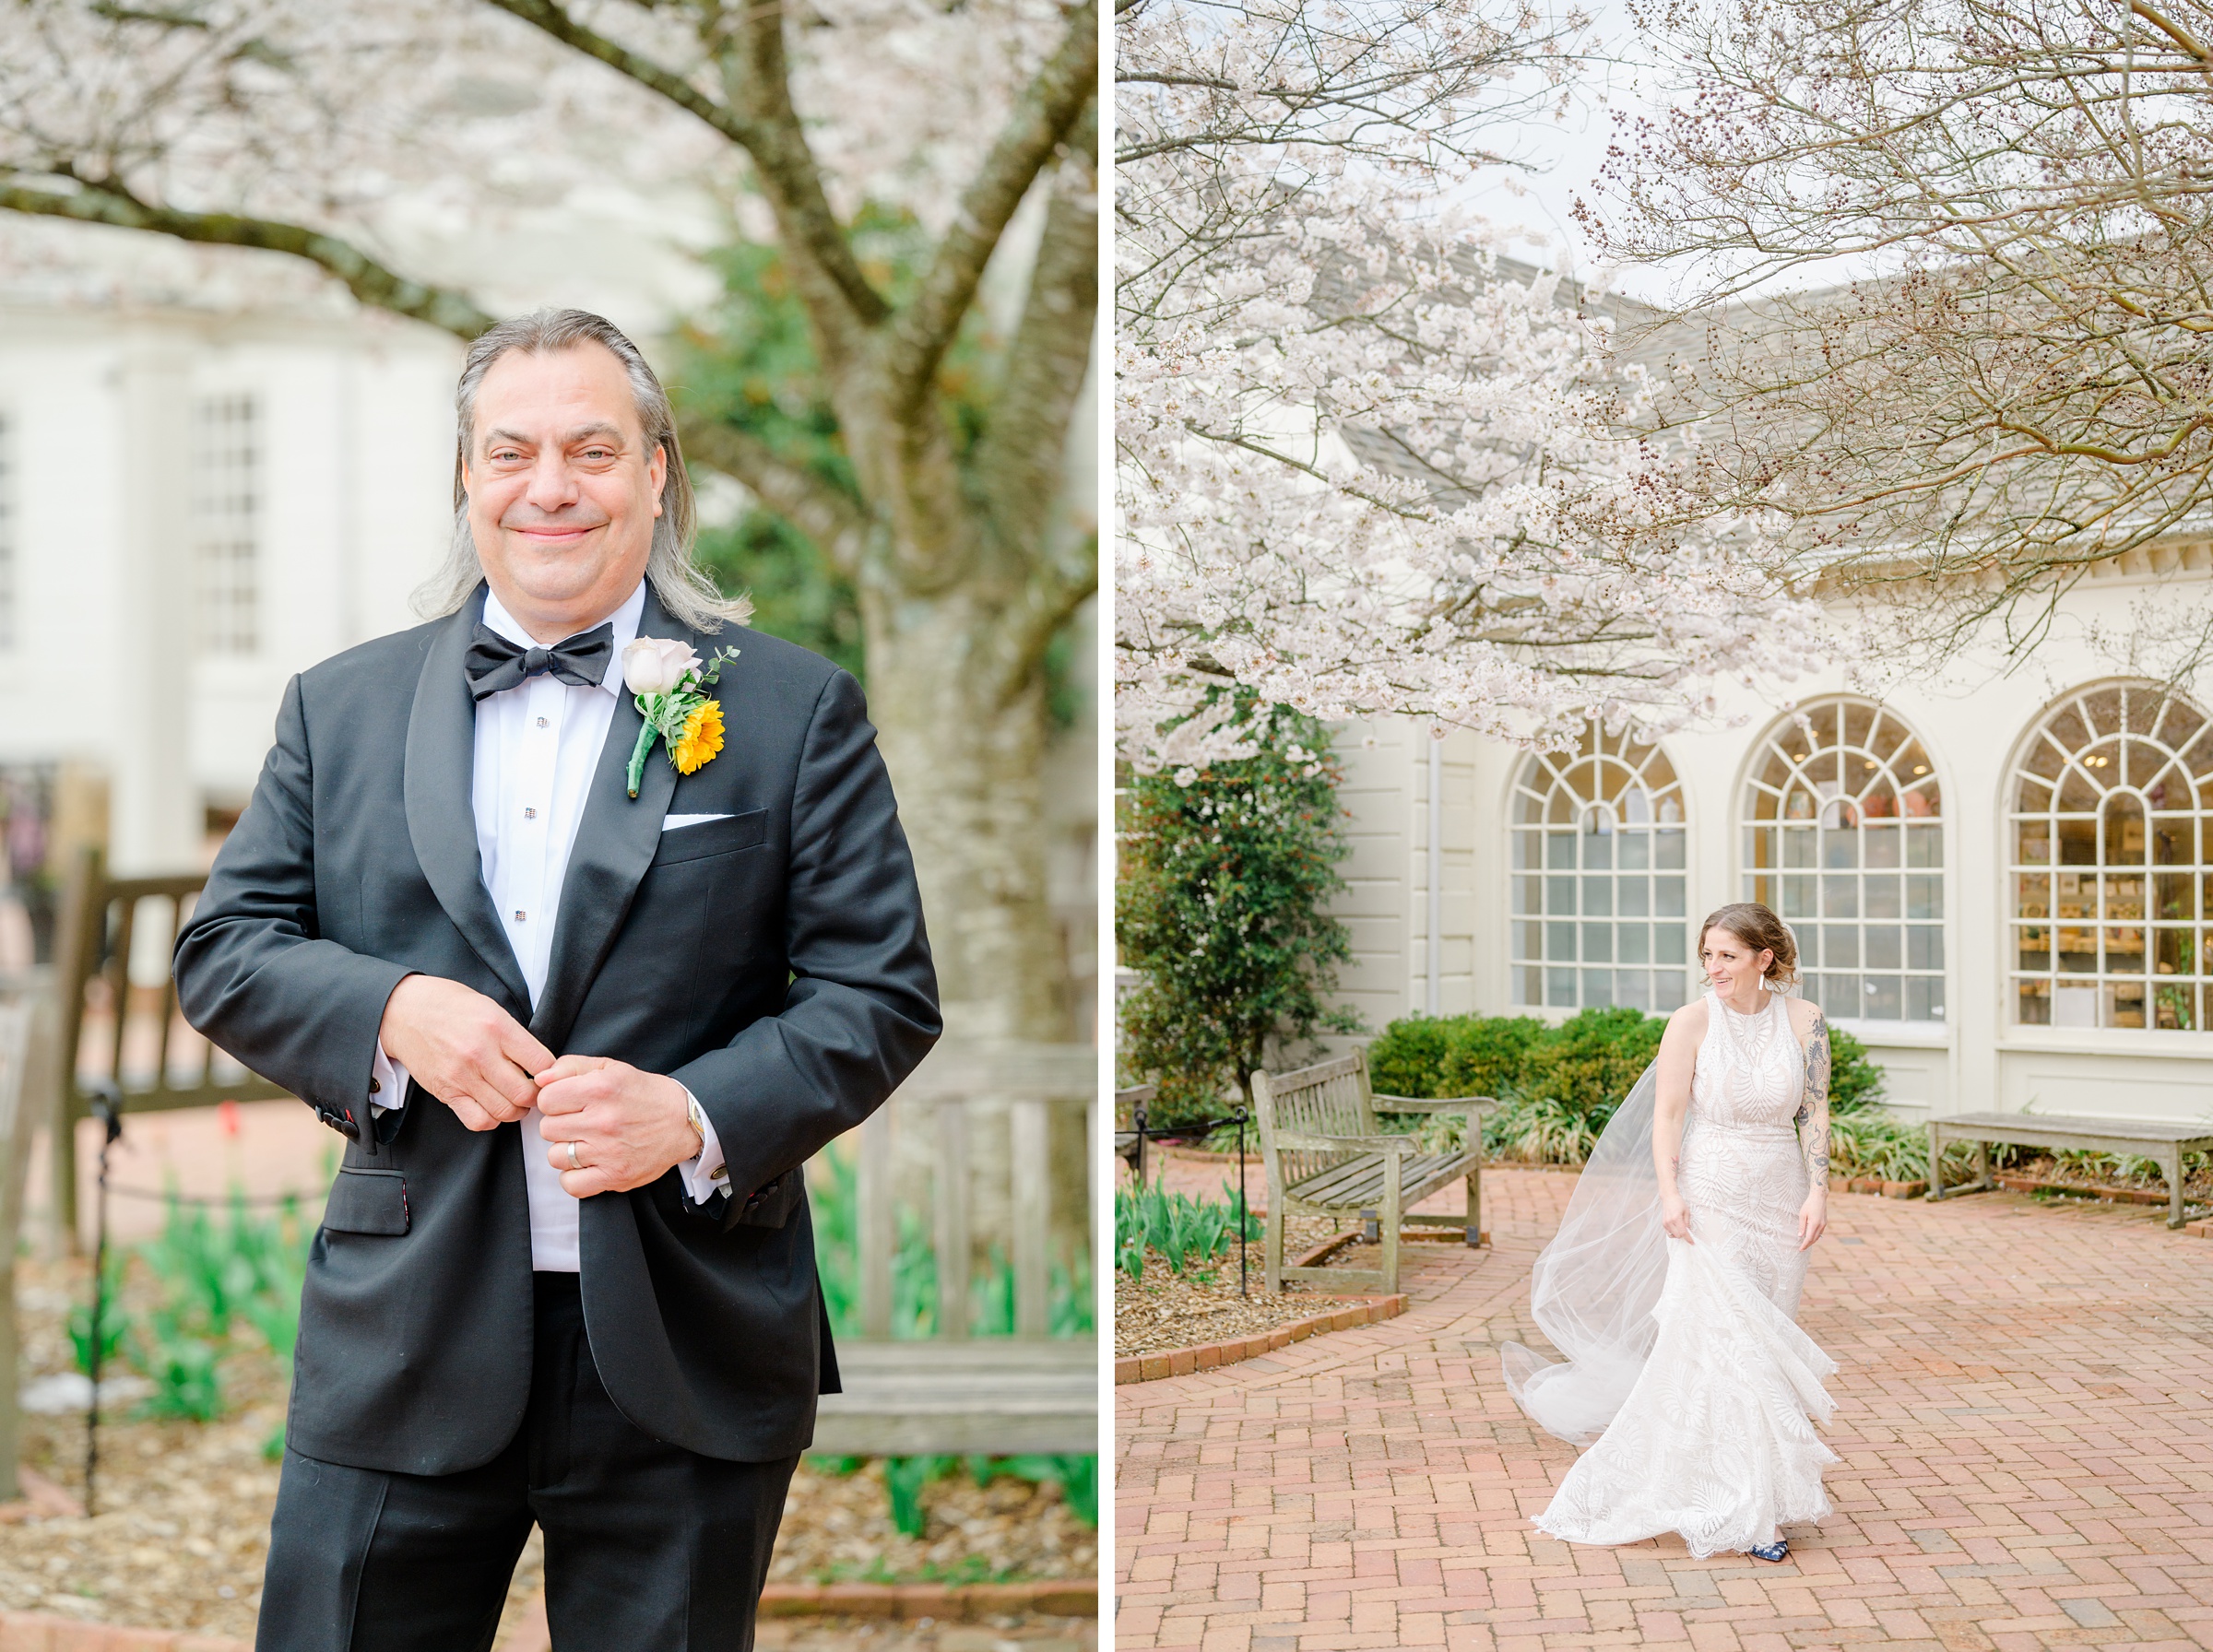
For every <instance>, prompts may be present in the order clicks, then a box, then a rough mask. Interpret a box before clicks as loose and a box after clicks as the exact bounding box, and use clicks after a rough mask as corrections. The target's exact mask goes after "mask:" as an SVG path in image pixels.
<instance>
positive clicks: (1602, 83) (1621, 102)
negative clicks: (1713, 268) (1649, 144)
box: [1461, 0, 1674, 302]
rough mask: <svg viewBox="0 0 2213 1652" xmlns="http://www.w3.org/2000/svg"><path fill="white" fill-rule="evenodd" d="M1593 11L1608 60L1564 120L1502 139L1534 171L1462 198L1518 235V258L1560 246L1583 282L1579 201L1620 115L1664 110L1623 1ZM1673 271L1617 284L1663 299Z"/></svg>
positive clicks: (1623, 274) (1500, 178)
mask: <svg viewBox="0 0 2213 1652" xmlns="http://www.w3.org/2000/svg"><path fill="white" fill-rule="evenodd" d="M1590 9H1591V10H1592V12H1593V14H1594V16H1595V18H1596V24H1595V27H1594V29H1593V34H1594V36H1595V38H1596V40H1597V41H1598V42H1599V44H1600V47H1601V49H1602V50H1603V52H1604V55H1605V57H1606V58H1607V59H1608V60H1609V61H1606V62H1604V63H1594V64H1593V65H1592V67H1591V70H1590V72H1589V74H1588V76H1587V77H1586V78H1585V80H1584V81H1583V82H1582V84H1581V85H1580V86H1579V87H1578V88H1577V89H1576V91H1575V95H1574V98H1573V100H1572V107H1570V109H1569V110H1568V112H1567V114H1566V115H1565V116H1564V117H1562V118H1559V119H1555V118H1553V117H1552V116H1551V115H1550V114H1549V113H1547V114H1544V115H1541V116H1538V117H1536V118H1533V119H1531V120H1527V121H1523V122H1521V123H1519V124H1517V125H1516V126H1515V127H1513V128H1511V129H1510V131H1511V136H1510V137H1509V136H1507V134H1505V133H1502V134H1501V138H1502V142H1501V147H1502V148H1511V149H1513V150H1515V151H1517V152H1519V153H1520V154H1521V155H1523V156H1525V157H1526V158H1528V159H1531V160H1532V161H1533V162H1535V163H1537V164H1536V168H1535V170H1533V171H1526V172H1518V171H1507V170H1505V169H1499V170H1497V171H1493V172H1491V173H1489V174H1487V175H1485V176H1484V177H1481V178H1478V179H1475V180H1473V182H1472V183H1470V184H1469V186H1468V188H1467V190H1466V192H1465V193H1464V195H1462V197H1461V198H1462V200H1463V201H1464V202H1465V203H1466V204H1467V205H1468V206H1469V207H1471V208H1473V210H1474V211H1477V212H1479V213H1481V214H1482V215H1483V216H1484V217H1485V218H1488V219H1489V220H1490V221H1491V222H1492V223H1494V224H1496V225H1497V226H1498V227H1499V228H1501V229H1503V230H1513V231H1516V232H1517V244H1516V245H1515V246H1514V247H1513V248H1511V249H1510V250H1511V251H1513V252H1514V253H1515V254H1517V255H1518V256H1522V257H1531V256H1533V255H1534V254H1536V253H1538V252H1539V251H1540V250H1543V249H1556V250H1555V251H1553V253H1552V257H1553V258H1557V257H1559V256H1560V255H1561V254H1563V253H1564V254H1565V255H1566V257H1567V259H1568V268H1570V269H1571V270H1572V271H1573V272H1574V273H1576V274H1577V275H1579V276H1584V277H1588V276H1590V275H1592V273H1594V272H1595V271H1596V269H1597V268H1598V261H1597V258H1596V255H1595V254H1594V252H1593V250H1592V247H1591V244H1590V242H1589V238H1588V237H1586V236H1585V235H1584V234H1583V233H1582V232H1581V230H1580V228H1579V227H1578V225H1577V224H1576V221H1575V218H1574V206H1575V200H1576V196H1577V195H1579V194H1580V195H1584V196H1586V197H1589V196H1590V195H1591V193H1592V192H1591V185H1592V180H1594V179H1595V178H1596V177H1597V176H1598V172H1599V169H1600V168H1601V167H1602V166H1603V165H1604V163H1605V157H1606V146H1607V145H1608V144H1609V143H1611V142H1612V141H1613V137H1614V132H1615V116H1616V115H1617V114H1620V115H1626V116H1627V118H1628V119H1629V120H1630V121H1631V122H1634V121H1635V120H1636V119H1637V117H1638V116H1639V115H1640V114H1648V115H1649V114H1651V113H1653V112H1656V111H1658V110H1662V109H1664V107H1665V106H1666V105H1665V100H1664V97H1663V93H1662V90H1661V88H1660V84H1659V81H1660V76H1659V72H1658V71H1657V70H1656V69H1655V68H1654V67H1653V66H1652V65H1651V55H1650V53H1649V52H1647V51H1646V50H1645V49H1644V47H1643V45H1642V43H1641V42H1640V41H1639V39H1638V37H1637V35H1636V32H1635V31H1634V30H1633V29H1631V28H1630V26H1629V20H1628V17H1627V8H1626V7H1625V6H1623V5H1622V4H1621V3H1620V0H1602V3H1600V4H1597V5H1595V6H1592V7H1591V8H1590ZM1594 204H1595V202H1594ZM1673 274H1674V273H1673V272H1671V271H1668V270H1664V269H1632V270H1624V271H1619V272H1617V273H1616V276H1615V280H1614V283H1613V285H1614V286H1615V288H1616V289H1618V290H1620V291H1622V292H1624V293H1627V294H1630V295H1633V296H1635V297H1639V298H1643V299H1648V300H1651V301H1656V302H1657V301H1664V300H1665V299H1666V297H1667V295H1668V290H1669V288H1670V285H1671V282H1672V279H1673Z"/></svg>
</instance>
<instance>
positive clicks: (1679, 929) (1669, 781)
mask: <svg viewBox="0 0 2213 1652" xmlns="http://www.w3.org/2000/svg"><path fill="white" fill-rule="evenodd" d="M1509 830H1510V831H1511V832H1512V834H1513V901H1512V910H1513V916H1512V919H1511V921H1510V925H1509V927H1510V929H1511V931H1512V936H1511V940H1510V943H1509V944H1510V950H1511V953H1512V970H1511V972H1510V973H1511V974H1512V977H1513V990H1514V994H1515V996H1516V997H1517V999H1518V1001H1519V1002H1521V1003H1522V1004H1524V1005H1532V1006H1536V1005H1544V1006H1550V1007H1552V1008H1554V1009H1584V1008H1588V1007H1589V1006H1591V1005H1594V1004H1626V1005H1630V1006H1633V1007H1634V1008H1636V1009H1662V1010H1665V1009H1675V1007H1676V1006H1677V1005H1679V1004H1681V1003H1682V1002H1683V998H1684V992H1685V988H1686V984H1687V977H1686V964H1687V962H1688V948H1687V946H1686V928H1685V926H1686V912H1685V909H1684V873H1683V862H1684V853H1683V850H1684V844H1683V832H1684V819H1683V789H1682V787H1681V786H1680V785H1677V784H1676V781H1675V768H1674V765H1672V764H1671V763H1669V761H1667V754H1666V753H1665V752H1663V751H1662V750H1661V749H1660V748H1659V747H1657V746H1639V745H1637V744H1635V743H1634V742H1633V741H1632V740H1631V739H1630V738H1629V737H1628V735H1627V733H1623V734H1620V735H1608V734H1606V733H1605V732H1604V730H1602V729H1601V728H1599V727H1598V726H1596V725H1595V724H1593V725H1592V726H1591V727H1590V728H1588V729H1587V730H1586V731H1585V732H1584V735H1583V739H1582V744H1581V746H1580V748H1579V749H1577V750H1576V751H1575V752H1574V753H1573V754H1563V753H1558V752H1545V753H1541V754H1539V755H1538V756H1536V757H1533V758H1531V759H1530V760H1529V761H1528V763H1527V764H1526V765H1525V766H1524V767H1523V769H1522V771H1521V780H1520V782H1519V783H1518V784H1517V785H1516V786H1515V788H1514V805H1513V820H1512V824H1511V826H1510V828H1509Z"/></svg>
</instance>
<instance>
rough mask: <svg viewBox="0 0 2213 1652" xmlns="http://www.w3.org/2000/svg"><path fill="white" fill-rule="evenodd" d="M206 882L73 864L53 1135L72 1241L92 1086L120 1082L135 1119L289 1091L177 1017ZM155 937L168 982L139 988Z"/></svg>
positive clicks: (62, 945) (59, 1197)
mask: <svg viewBox="0 0 2213 1652" xmlns="http://www.w3.org/2000/svg"><path fill="white" fill-rule="evenodd" d="M206 886H207V874H206V873H205V872H182V873H177V874H174V875H172V876H169V877H162V878H110V877H109V876H107V873H106V868H105V866H104V865H103V863H102V861H101V853H100V851H99V850H98V849H96V848H87V849H85V850H83V851H81V852H80V853H79V855H78V856H77V864H76V865H75V866H74V867H71V868H70V873H69V880H68V882H67V884H66V885H65V888H64V891H63V899H62V912H61V924H60V926H59V927H58V929H57V931H56V934H55V940H54V984H55V991H56V994H57V996H58V997H59V999H60V1007H61V1016H60V1021H61V1045H60V1047H61V1051H62V1056H63V1059H62V1063H61V1074H60V1079H61V1082H60V1091H61V1094H60V1097H59V1102H60V1105H59V1107H58V1109H57V1113H58V1116H57V1117H56V1119H55V1121H54V1128H53V1133H52V1151H53V1222H54V1229H55V1233H56V1236H57V1238H59V1239H60V1240H61V1242H62V1243H64V1244H70V1243H74V1241H75V1238H76V1235H77V1121H78V1120H79V1119H82V1118H87V1117H89V1116H90V1114H91V1103H92V1095H91V1086H92V1085H93V1084H96V1083H100V1082H102V1081H104V1082H106V1083H109V1084H112V1085H113V1086H114V1089H115V1100H116V1105H117V1108H118V1110H119V1111H121V1112H123V1113H125V1114H130V1113H150V1112H158V1111H166V1110H168V1109H171V1108H175V1107H212V1106H214V1105H215V1104H216V1103H219V1102H225V1101H238V1102H254V1101H267V1100H270V1099H272V1098H274V1097H278V1096H281V1095H283V1094H284V1093H285V1091H282V1090H280V1089H278V1087H277V1086H276V1085H274V1084H271V1083H269V1082H268V1081H267V1080H265V1079H261V1078H258V1077H256V1076H255V1075H254V1074H253V1073H251V1072H248V1071H247V1070H246V1069H245V1068H243V1067H241V1066H240V1065H239V1064H238V1063H237V1062H235V1061H232V1060H231V1058H230V1057H229V1056H226V1055H224V1054H223V1053H222V1052H221V1051H219V1050H218V1049H216V1048H215V1046H214V1045H212V1044H208V1043H207V1040H205V1039H203V1038H202V1037H200V1035H199V1034H198V1033H196V1032H193V1031H192V1029H191V1028H190V1027H189V1026H187V1025H186V1024H185V1021H184V1018H183V1016H182V1015H181V1014H180V1013H179V1012H178V1009H177V982H176V977H175V975H174V974H172V973H171V969H170V953H171V952H172V950H174V948H175V946H176V938H177V930H178V929H179V927H180V926H182V925H183V922H184V920H185V919H186V918H187V917H189V916H190V915H191V914H192V907H193V903H194V902H195V901H196V900H197V899H198V898H199V893H200V891H201V890H202V889H203V888H205V887H206ZM148 929H150V930H151V932H152V935H153V938H154V941H155V945H156V947H158V950H159V955H160V970H161V975H160V981H159V982H158V983H155V982H148V981H141V982H137V983H134V982H133V981H132V979H131V956H132V953H133V951H134V950H136V948H137V942H138V940H139V938H140V936H141V935H142V933H144V932H145V931H147V930H148ZM148 950H155V949H154V948H148ZM94 1018H99V1019H98V1020H97V1021H96V1025H97V1028H98V1038H97V1040H95V1041H88V1040H87V1039H86V1037H85V1029H86V1025H87V1022H88V1021H89V1020H93V1019H94ZM88 1042H91V1043H92V1046H93V1047H92V1048H91V1049H90V1050H89V1051H88V1050H87V1049H86V1044H87V1043H88ZM88 1054H89V1055H91V1056H92V1058H93V1065H92V1067H91V1068H90V1069H89V1070H86V1069H83V1068H80V1066H79V1063H80V1062H81V1061H82V1060H83V1059H84V1057H85V1056H87V1055H88Z"/></svg>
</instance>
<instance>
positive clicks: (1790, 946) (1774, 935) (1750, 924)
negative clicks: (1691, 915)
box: [1698, 901, 1798, 986]
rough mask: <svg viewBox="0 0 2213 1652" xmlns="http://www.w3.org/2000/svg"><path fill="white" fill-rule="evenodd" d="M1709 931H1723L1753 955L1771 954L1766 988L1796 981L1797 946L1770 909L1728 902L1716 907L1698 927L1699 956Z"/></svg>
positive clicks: (1751, 904) (1747, 902)
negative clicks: (1773, 957) (1752, 951)
mask: <svg viewBox="0 0 2213 1652" xmlns="http://www.w3.org/2000/svg"><path fill="white" fill-rule="evenodd" d="M1712 929H1725V930H1727V931H1728V932H1729V933H1730V934H1731V935H1734V936H1735V937H1736V938H1737V939H1739V940H1741V941H1743V942H1744V943H1745V945H1746V946H1747V947H1750V948H1751V949H1752V950H1754V951H1755V952H1772V953H1774V954H1775V959H1774V962H1771V963H1769V965H1768V973H1767V980H1768V985H1770V986H1788V985H1790V984H1791V983H1792V982H1793V981H1795V980H1797V979H1798V943H1797V942H1796V941H1794V940H1793V939H1792V938H1791V932H1790V930H1789V929H1787V928H1786V927H1784V926H1783V922H1782V920H1781V918H1779V917H1777V916H1776V915H1775V914H1774V912H1773V910H1772V909H1771V908H1769V907H1766V906H1762V905H1761V904H1760V903H1758V902H1757V901H1732V902H1731V903H1729V904H1728V905H1726V906H1717V907H1716V908H1714V910H1713V911H1711V912H1710V913H1708V914H1706V921H1705V922H1704V923H1703V924H1700V925H1699V926H1698V950H1699V951H1700V952H1704V951H1705V950H1706V935H1707V932H1708V931H1709V930H1712Z"/></svg>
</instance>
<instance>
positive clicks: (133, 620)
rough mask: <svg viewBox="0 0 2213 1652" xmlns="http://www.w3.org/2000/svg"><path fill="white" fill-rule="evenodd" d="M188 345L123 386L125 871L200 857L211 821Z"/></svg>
mask: <svg viewBox="0 0 2213 1652" xmlns="http://www.w3.org/2000/svg"><path fill="white" fill-rule="evenodd" d="M190 368H191V352H190V348H189V346H188V344H187V343H186V342H185V341H183V340H181V339H178V338H175V337H173V336H163V335H161V334H159V333H149V334H147V335H144V336H140V337H137V338H135V339H133V340H132V341H131V342H130V343H129V344H128V345H127V346H125V348H124V355H123V359H122V362H121V367H120V372H119V382H118V385H117V395H118V396H119V398H120V401H121V405H122V412H123V419H122V424H123V460H124V462H123V466H122V470H121V479H122V482H123V486H124V490H125V499H124V512H123V517H124V531H123V558H122V562H123V578H122V581H121V588H120V591H119V594H118V596H119V600H118V601H117V604H116V612H115V616H114V619H115V625H114V630H113V632H112V636H113V646H112V651H111V652H110V653H109V655H108V660H109V667H108V668H109V670H110V671H111V672H112V674H113V679H114V684H115V690H116V692H115V700H114V702H113V703H114V704H115V706H116V709H117V713H118V714H117V715H116V717H115V718H114V720H113V724H112V728H111V731H110V736H109V738H110V740H111V745H110V748H109V753H108V759H109V761H110V763H111V765H112V775H113V783H112V790H111V792H110V794H109V795H110V796H111V798H112V804H111V808H110V818H109V825H108V844H109V859H110V863H111V865H112V867H114V869H115V870H117V871H118V872H124V873H149V872H167V871H180V870H183V869H186V868H188V867H192V866H194V865H195V863H196V859H197V855H198V849H199V842H200V836H201V831H202V827H203V824H204V820H203V816H202V812H201V802H200V796H199V793H198V790H197V788H196V787H195V785H193V781H192V761H191V754H190V752H189V750H188V749H187V743H188V730H189V727H190V716H189V709H190V708H189V696H190V693H191V684H192V673H191V663H192V654H193V644H194V637H193V601H192V598H193V586H192V542H191V537H190V533H191V526H190V525H191V515H192V492H191V481H192V478H191V469H190V467H191V454H192V391H191V382H190Z"/></svg>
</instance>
